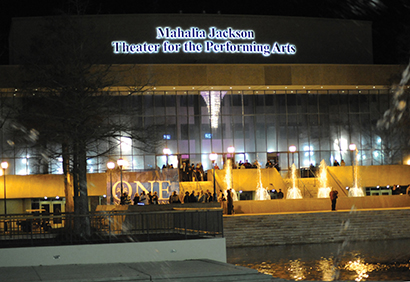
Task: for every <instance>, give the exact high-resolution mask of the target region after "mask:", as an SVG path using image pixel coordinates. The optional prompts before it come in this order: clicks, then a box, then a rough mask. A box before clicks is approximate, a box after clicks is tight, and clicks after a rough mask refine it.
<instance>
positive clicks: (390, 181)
mask: <svg viewBox="0 0 410 282" xmlns="http://www.w3.org/2000/svg"><path fill="white" fill-rule="evenodd" d="M327 169H328V171H330V172H331V173H332V174H333V175H334V176H335V177H337V179H338V180H339V181H340V183H341V184H342V185H343V186H344V187H346V186H348V187H351V186H352V179H353V172H352V167H351V166H329V167H328V168H327ZM357 174H358V176H359V177H358V178H359V179H358V181H359V186H361V187H376V186H377V185H380V186H387V185H390V186H392V185H394V184H399V185H409V184H410V166H409V165H373V166H359V167H358V168H357ZM328 178H329V177H328Z"/></svg>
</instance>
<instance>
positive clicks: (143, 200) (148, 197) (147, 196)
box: [120, 191, 159, 205]
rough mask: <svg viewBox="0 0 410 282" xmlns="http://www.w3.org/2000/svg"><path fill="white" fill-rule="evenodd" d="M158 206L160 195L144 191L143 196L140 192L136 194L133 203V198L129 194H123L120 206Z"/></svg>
mask: <svg viewBox="0 0 410 282" xmlns="http://www.w3.org/2000/svg"><path fill="white" fill-rule="evenodd" d="M131 203H132V204H134V205H138V204H143V205H156V204H158V203H159V202H158V193H157V192H156V191H155V192H154V193H151V192H148V193H145V191H142V192H141V194H139V193H138V192H137V193H135V194H134V198H133V199H132V201H131V197H130V196H129V195H128V193H127V192H123V193H122V195H121V198H120V205H131Z"/></svg>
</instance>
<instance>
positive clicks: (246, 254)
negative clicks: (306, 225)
mask: <svg viewBox="0 0 410 282" xmlns="http://www.w3.org/2000/svg"><path fill="white" fill-rule="evenodd" d="M227 257H228V263H232V264H237V265H241V266H246V267H249V268H254V269H257V270H258V271H260V272H262V273H265V274H271V275H272V276H274V277H278V278H283V279H291V280H322V281H332V280H333V279H337V280H351V281H352V280H353V281H354V280H356V281H370V280H372V281H376V280H378V281H386V280H399V281H403V280H410V239H409V240H407V239H406V240H381V241H371V242H369V241H363V242H350V243H348V242H344V243H343V244H342V243H329V244H304V245H288V246H265V247H244V248H228V249H227ZM335 266H336V267H335Z"/></svg>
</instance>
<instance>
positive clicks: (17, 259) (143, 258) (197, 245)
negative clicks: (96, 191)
mask: <svg viewBox="0 0 410 282" xmlns="http://www.w3.org/2000/svg"><path fill="white" fill-rule="evenodd" d="M187 259H210V260H215V261H219V262H224V263H226V247H225V238H210V239H197V240H178V241H159V242H141V243H117V244H95V245H73V246H53V247H29V248H5V249H0V267H12V266H20V267H21V266H39V265H68V264H99V263H102V264H107V263H131V262H133V263H134V262H148V261H180V260H187Z"/></svg>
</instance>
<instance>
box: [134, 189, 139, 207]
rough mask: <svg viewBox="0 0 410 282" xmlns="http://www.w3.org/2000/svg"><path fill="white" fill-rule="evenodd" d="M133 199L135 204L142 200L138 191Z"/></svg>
mask: <svg viewBox="0 0 410 282" xmlns="http://www.w3.org/2000/svg"><path fill="white" fill-rule="evenodd" d="M133 201H134V205H138V203H139V202H140V195H139V194H138V192H137V193H135V195H134V199H133Z"/></svg>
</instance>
